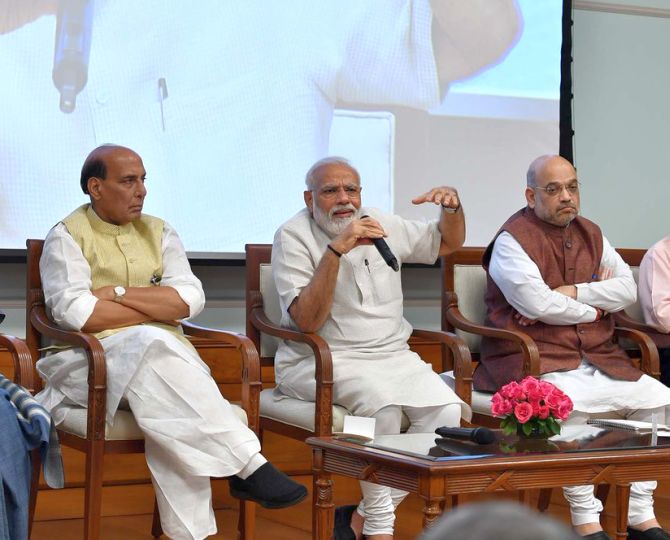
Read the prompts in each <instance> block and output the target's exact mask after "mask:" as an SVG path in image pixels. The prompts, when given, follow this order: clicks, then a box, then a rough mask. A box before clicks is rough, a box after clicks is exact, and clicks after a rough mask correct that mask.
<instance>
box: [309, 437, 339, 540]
mask: <svg viewBox="0 0 670 540" xmlns="http://www.w3.org/2000/svg"><path fill="white" fill-rule="evenodd" d="M312 464H313V468H312V478H313V490H312V539H313V540H330V539H331V538H332V536H333V517H334V516H333V514H334V512H333V481H332V480H331V479H330V473H327V472H325V471H324V470H323V453H322V451H321V450H320V449H318V448H315V449H314V450H313V451H312Z"/></svg>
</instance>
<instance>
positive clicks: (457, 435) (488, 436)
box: [435, 426, 496, 444]
mask: <svg viewBox="0 0 670 540" xmlns="http://www.w3.org/2000/svg"><path fill="white" fill-rule="evenodd" d="M435 433H437V434H438V435H439V436H440V437H449V438H450V439H463V440H466V441H472V442H476V443H477V444H490V443H492V442H493V441H495V440H496V435H495V433H493V431H491V430H490V429H489V428H487V427H476V428H462V427H447V426H443V427H439V428H437V429H436V430H435Z"/></svg>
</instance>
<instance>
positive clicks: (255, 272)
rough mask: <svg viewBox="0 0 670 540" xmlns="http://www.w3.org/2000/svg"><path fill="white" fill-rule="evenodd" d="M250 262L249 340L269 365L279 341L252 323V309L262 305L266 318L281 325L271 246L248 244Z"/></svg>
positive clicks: (247, 251)
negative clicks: (273, 276) (263, 332)
mask: <svg viewBox="0 0 670 540" xmlns="http://www.w3.org/2000/svg"><path fill="white" fill-rule="evenodd" d="M245 251H246V255H247V260H246V282H247V290H246V306H247V324H246V331H247V336H249V338H250V339H251V340H252V341H253V342H254V345H255V346H256V348H257V349H258V351H259V354H260V356H261V360H262V361H264V362H263V363H264V364H267V363H268V361H269V359H270V358H273V357H274V355H275V353H276V352H277V347H278V345H279V339H277V338H275V337H272V336H269V335H266V334H262V333H261V332H259V331H258V329H256V328H255V327H254V326H253V325H252V324H251V323H250V321H249V315H250V313H251V309H252V308H253V307H255V306H256V305H258V303H259V302H262V306H263V311H264V313H265V315H266V316H267V317H268V319H270V320H271V321H272V322H273V323H275V324H277V325H278V324H279V323H280V321H281V306H280V303H279V294H278V293H277V288H276V287H275V283H274V279H273V278H272V265H271V264H270V258H271V256H272V245H271V244H247V245H246V246H245Z"/></svg>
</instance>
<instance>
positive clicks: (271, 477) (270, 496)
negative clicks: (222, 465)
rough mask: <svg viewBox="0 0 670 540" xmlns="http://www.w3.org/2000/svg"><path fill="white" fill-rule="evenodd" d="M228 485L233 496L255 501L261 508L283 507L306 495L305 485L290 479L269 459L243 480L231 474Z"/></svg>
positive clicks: (295, 502) (300, 499) (296, 501)
mask: <svg viewBox="0 0 670 540" xmlns="http://www.w3.org/2000/svg"><path fill="white" fill-rule="evenodd" d="M228 486H229V487H230V494H231V495H232V496H233V497H236V498H237V499H243V500H246V501H253V502H256V503H258V504H260V505H261V506H262V507H263V508H285V507H287V506H292V505H294V504H297V503H299V502H300V501H302V500H303V499H304V498H305V497H306V496H307V488H306V487H305V486H303V485H301V484H298V483H297V482H294V481H293V480H291V479H290V478H289V477H288V476H286V475H285V474H284V473H283V472H281V471H280V470H279V469H277V468H276V467H275V466H274V465H272V463H270V462H269V461H268V462H266V463H264V464H263V465H261V466H260V467H259V468H258V470H257V471H256V472H254V473H253V474H252V475H251V476H249V478H247V479H245V480H242V479H241V478H240V477H239V476H231V477H230V478H229V479H228Z"/></svg>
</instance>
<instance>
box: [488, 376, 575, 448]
mask: <svg viewBox="0 0 670 540" xmlns="http://www.w3.org/2000/svg"><path fill="white" fill-rule="evenodd" d="M570 411H572V400H571V399H570V398H569V397H568V396H567V395H565V394H564V393H563V392H562V391H561V390H559V389H558V388H557V387H556V386H554V385H553V384H551V383H550V382H547V381H541V380H539V379H536V378H535V377H530V376H529V377H526V378H525V379H523V380H522V381H521V382H516V381H512V382H511V383H509V384H506V385H505V386H503V387H502V388H501V389H500V390H499V391H498V392H496V393H495V394H493V399H492V400H491V412H492V413H493V416H496V417H498V418H502V419H503V421H502V422H501V423H500V427H501V428H502V429H503V431H504V432H505V433H506V434H508V435H511V434H513V433H517V431H520V432H523V434H524V435H531V434H537V435H539V436H544V437H551V436H552V435H558V434H559V433H560V432H561V425H560V424H559V423H558V420H566V419H567V418H568V416H570Z"/></svg>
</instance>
